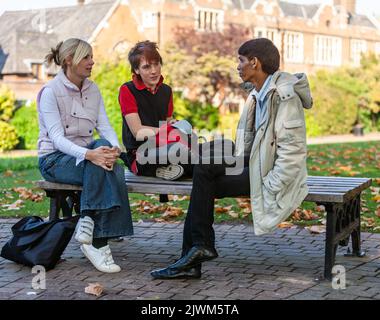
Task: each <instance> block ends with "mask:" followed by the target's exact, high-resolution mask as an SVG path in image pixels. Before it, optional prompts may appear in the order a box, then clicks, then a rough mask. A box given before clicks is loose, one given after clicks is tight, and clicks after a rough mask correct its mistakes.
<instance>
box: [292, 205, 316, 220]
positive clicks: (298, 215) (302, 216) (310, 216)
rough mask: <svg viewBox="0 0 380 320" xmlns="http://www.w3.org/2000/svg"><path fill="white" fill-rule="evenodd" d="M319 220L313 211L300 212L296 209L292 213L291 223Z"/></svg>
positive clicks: (300, 210)
mask: <svg viewBox="0 0 380 320" xmlns="http://www.w3.org/2000/svg"><path fill="white" fill-rule="evenodd" d="M317 219H319V216H317V215H315V214H314V213H313V211H311V210H302V209H300V208H298V209H296V210H295V211H294V212H293V215H292V220H293V221H301V220H303V221H311V220H317Z"/></svg>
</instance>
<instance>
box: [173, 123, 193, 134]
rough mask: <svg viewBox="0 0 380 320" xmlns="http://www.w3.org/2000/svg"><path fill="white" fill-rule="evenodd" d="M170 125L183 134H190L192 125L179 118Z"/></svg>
mask: <svg viewBox="0 0 380 320" xmlns="http://www.w3.org/2000/svg"><path fill="white" fill-rule="evenodd" d="M172 127H174V128H177V129H178V130H179V131H181V132H183V133H184V134H191V132H192V131H193V127H192V126H191V124H190V123H189V121H187V120H180V121H177V122H175V123H173V124H172Z"/></svg>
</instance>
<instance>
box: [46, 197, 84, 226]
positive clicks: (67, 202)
mask: <svg viewBox="0 0 380 320" xmlns="http://www.w3.org/2000/svg"><path fill="white" fill-rule="evenodd" d="M46 195H47V196H48V197H49V198H50V212H49V220H57V219H59V214H60V211H62V216H63V217H65V218H68V217H71V216H72V213H73V210H75V212H76V213H77V214H79V213H80V207H79V206H80V192H78V191H62V190H46Z"/></svg>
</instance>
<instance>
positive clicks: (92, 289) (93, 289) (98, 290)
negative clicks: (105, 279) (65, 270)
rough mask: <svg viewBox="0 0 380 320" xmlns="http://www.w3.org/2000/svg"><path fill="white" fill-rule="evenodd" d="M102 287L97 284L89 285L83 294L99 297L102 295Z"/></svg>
mask: <svg viewBox="0 0 380 320" xmlns="http://www.w3.org/2000/svg"><path fill="white" fill-rule="evenodd" d="M103 290H104V288H103V286H102V285H101V284H99V283H90V284H89V285H88V287H86V288H85V289H84V292H85V293H88V294H92V295H94V296H97V297H100V296H101V295H102V293H103Z"/></svg>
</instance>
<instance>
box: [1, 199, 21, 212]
mask: <svg viewBox="0 0 380 320" xmlns="http://www.w3.org/2000/svg"><path fill="white" fill-rule="evenodd" d="M23 204H24V201H22V200H20V199H19V200H17V201H16V202H14V203H12V204H3V205H2V207H3V208H6V210H8V211H9V210H20V209H21V208H22V205H23Z"/></svg>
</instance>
